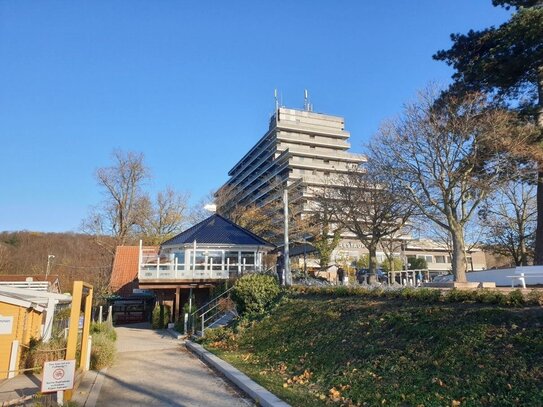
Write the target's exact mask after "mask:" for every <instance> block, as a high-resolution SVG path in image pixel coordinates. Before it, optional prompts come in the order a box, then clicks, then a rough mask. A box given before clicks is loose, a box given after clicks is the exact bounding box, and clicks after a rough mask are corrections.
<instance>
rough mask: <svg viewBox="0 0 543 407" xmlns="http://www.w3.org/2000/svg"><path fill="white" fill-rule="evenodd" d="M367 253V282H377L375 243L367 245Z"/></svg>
mask: <svg viewBox="0 0 543 407" xmlns="http://www.w3.org/2000/svg"><path fill="white" fill-rule="evenodd" d="M368 251H369V252H370V254H369V280H368V283H369V284H375V283H377V245H374V244H370V245H368Z"/></svg>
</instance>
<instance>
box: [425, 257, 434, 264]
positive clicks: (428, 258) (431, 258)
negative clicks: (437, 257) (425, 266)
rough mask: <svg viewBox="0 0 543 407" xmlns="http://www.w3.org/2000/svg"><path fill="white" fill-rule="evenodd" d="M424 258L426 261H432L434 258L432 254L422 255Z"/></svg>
mask: <svg viewBox="0 0 543 407" xmlns="http://www.w3.org/2000/svg"><path fill="white" fill-rule="evenodd" d="M424 258H425V259H426V263H433V262H434V260H433V258H434V256H424Z"/></svg>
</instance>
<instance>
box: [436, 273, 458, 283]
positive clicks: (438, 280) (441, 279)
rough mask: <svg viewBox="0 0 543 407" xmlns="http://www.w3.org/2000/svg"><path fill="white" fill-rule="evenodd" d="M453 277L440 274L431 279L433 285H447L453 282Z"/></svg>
mask: <svg viewBox="0 0 543 407" xmlns="http://www.w3.org/2000/svg"><path fill="white" fill-rule="evenodd" d="M453 277H454V276H453V275H452V274H440V275H438V276H435V277H434V278H433V279H432V282H433V283H449V282H451V281H453V279H454V278H453Z"/></svg>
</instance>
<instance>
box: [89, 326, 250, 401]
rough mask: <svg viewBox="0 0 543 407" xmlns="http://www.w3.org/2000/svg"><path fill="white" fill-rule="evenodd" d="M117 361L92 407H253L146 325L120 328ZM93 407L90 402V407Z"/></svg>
mask: <svg viewBox="0 0 543 407" xmlns="http://www.w3.org/2000/svg"><path fill="white" fill-rule="evenodd" d="M115 330H116V331H117V349H118V353H117V361H116V362H115V364H114V365H113V366H112V367H110V368H109V369H107V371H106V372H105V373H104V374H103V376H104V377H103V382H102V383H101V385H100V386H99V389H95V391H96V390H99V395H98V397H97V398H96V404H95V405H96V406H108V407H109V406H112V407H116V406H123V407H125V406H187V407H189V406H190V407H193V406H194V407H198V406H202V407H204V406H205V407H225V406H233V407H237V406H240V407H248V406H252V405H253V403H252V402H251V401H250V400H249V399H247V398H246V397H245V396H243V395H242V394H240V393H239V392H238V390H237V389H235V388H234V387H232V386H231V385H230V384H229V383H227V382H226V381H225V380H223V379H222V378H221V377H220V376H219V375H218V374H216V373H215V372H214V371H213V370H211V369H210V368H209V367H207V366H206V365H205V364H204V363H203V362H202V361H201V360H200V359H198V358H197V357H195V356H194V355H193V354H192V353H190V352H189V351H188V350H187V349H186V348H185V346H184V345H183V343H182V341H180V340H176V339H174V338H172V337H171V336H169V335H168V334H167V333H166V332H164V331H154V330H152V329H149V328H148V327H147V326H146V325H130V326H126V327H118V328H116V329H115ZM93 404H94V403H93Z"/></svg>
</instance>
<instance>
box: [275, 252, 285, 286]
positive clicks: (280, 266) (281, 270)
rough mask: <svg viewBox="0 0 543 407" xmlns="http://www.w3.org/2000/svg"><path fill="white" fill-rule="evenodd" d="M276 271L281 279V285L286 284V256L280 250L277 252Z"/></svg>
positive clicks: (279, 279) (278, 278)
mask: <svg viewBox="0 0 543 407" xmlns="http://www.w3.org/2000/svg"><path fill="white" fill-rule="evenodd" d="M275 267H276V272H277V280H278V281H279V285H283V284H284V281H285V279H284V276H285V258H284V256H283V253H281V252H279V253H278V254H277V263H276V266H275Z"/></svg>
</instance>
